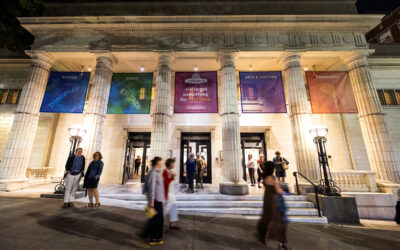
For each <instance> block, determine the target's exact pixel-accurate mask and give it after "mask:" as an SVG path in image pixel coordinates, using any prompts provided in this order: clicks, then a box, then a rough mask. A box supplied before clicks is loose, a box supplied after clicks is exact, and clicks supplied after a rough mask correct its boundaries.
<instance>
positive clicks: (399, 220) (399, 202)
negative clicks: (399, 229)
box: [394, 188, 400, 225]
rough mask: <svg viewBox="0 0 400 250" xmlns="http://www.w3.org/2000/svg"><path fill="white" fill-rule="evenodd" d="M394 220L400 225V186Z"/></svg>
mask: <svg viewBox="0 0 400 250" xmlns="http://www.w3.org/2000/svg"><path fill="white" fill-rule="evenodd" d="M394 221H396V223H397V224H399V225H400V188H399V189H397V203H396V215H395V217H394Z"/></svg>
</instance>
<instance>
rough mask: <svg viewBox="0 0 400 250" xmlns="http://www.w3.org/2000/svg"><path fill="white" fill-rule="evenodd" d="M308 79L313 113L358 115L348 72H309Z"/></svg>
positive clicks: (307, 73)
mask: <svg viewBox="0 0 400 250" xmlns="http://www.w3.org/2000/svg"><path fill="white" fill-rule="evenodd" d="M306 79H307V84H308V88H309V91H310V100H311V108H312V112H313V113H316V114H321V113H328V114H329V113H357V106H356V102H355V100H354V94H353V89H352V88H351V85H350V79H349V74H348V73H347V72H345V71H307V72H306Z"/></svg>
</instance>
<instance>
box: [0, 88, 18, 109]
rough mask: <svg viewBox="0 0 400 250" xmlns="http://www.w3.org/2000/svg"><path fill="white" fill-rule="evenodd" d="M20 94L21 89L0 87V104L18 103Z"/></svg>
mask: <svg viewBox="0 0 400 250" xmlns="http://www.w3.org/2000/svg"><path fill="white" fill-rule="evenodd" d="M20 96H21V89H0V105H1V104H18V102H19V98H20Z"/></svg>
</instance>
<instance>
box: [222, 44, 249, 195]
mask: <svg viewBox="0 0 400 250" xmlns="http://www.w3.org/2000/svg"><path fill="white" fill-rule="evenodd" d="M235 56H236V53H235V52H219V54H218V60H219V62H220V65H221V85H222V86H221V89H222V93H221V102H222V105H221V113H220V116H221V120H222V154H223V171H222V172H223V177H224V179H223V181H222V182H221V183H220V192H221V193H223V194H230V195H246V194H248V193H249V187H248V185H247V183H245V182H244V181H243V179H242V176H243V172H242V171H243V170H242V165H241V147H240V117H239V109H238V101H237V100H238V97H237V82H236V68H235Z"/></svg>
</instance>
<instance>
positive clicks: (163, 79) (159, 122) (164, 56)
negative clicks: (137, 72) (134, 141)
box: [150, 51, 174, 160]
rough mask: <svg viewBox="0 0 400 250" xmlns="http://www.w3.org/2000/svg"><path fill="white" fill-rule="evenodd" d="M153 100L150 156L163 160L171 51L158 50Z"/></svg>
mask: <svg viewBox="0 0 400 250" xmlns="http://www.w3.org/2000/svg"><path fill="white" fill-rule="evenodd" d="M158 53H159V54H158V68H157V73H156V86H155V95H154V97H155V100H154V107H153V112H152V117H153V123H152V127H151V143H150V147H151V151H150V155H151V157H152V158H153V157H155V156H159V157H161V158H163V160H165V159H166V158H167V156H168V148H169V125H170V118H171V79H172V78H171V76H172V69H171V64H172V62H173V59H174V57H173V52H171V51H165V52H164V51H163V52H158Z"/></svg>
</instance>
